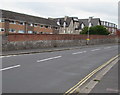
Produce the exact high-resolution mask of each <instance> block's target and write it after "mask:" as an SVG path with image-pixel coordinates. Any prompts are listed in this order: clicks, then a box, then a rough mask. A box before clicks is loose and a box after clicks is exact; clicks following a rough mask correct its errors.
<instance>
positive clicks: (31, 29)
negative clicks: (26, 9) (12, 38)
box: [0, 10, 59, 34]
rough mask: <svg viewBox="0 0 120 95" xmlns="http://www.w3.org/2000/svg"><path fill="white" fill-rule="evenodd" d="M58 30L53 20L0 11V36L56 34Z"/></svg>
mask: <svg viewBox="0 0 120 95" xmlns="http://www.w3.org/2000/svg"><path fill="white" fill-rule="evenodd" d="M58 30H59V27H58V25H57V24H56V22H55V21H54V20H50V19H46V18H41V17H36V16H30V15H26V14H21V13H16V12H11V11H6V10H0V34H4V33H29V34H58Z"/></svg>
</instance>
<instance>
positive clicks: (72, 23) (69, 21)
mask: <svg viewBox="0 0 120 95" xmlns="http://www.w3.org/2000/svg"><path fill="white" fill-rule="evenodd" d="M54 20H55V21H56V23H57V25H59V26H60V29H59V34H80V31H79V24H80V23H79V20H78V18H77V17H68V16H65V17H63V18H55V19H54Z"/></svg>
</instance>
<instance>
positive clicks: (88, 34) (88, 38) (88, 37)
mask: <svg viewBox="0 0 120 95" xmlns="http://www.w3.org/2000/svg"><path fill="white" fill-rule="evenodd" d="M93 17H94V16H92V17H89V19H88V33H87V45H88V44H89V41H90V33H89V30H90V27H91V26H90V22H91V20H92V18H93Z"/></svg>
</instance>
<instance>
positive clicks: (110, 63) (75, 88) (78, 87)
mask: <svg viewBox="0 0 120 95" xmlns="http://www.w3.org/2000/svg"><path fill="white" fill-rule="evenodd" d="M119 56H120V54H119V55H117V56H115V57H113V58H111V59H110V60H109V61H108V62H106V63H104V64H103V65H101V66H99V67H98V68H96V69H95V70H93V71H92V72H91V73H90V74H88V75H87V76H86V77H84V78H83V79H82V80H80V82H78V83H77V84H76V85H75V86H73V87H72V88H70V89H69V90H68V91H66V92H65V93H64V95H71V94H73V93H76V94H77V93H81V92H82V93H83V92H84V91H85V89H86V88H87V89H88V87H86V86H85V88H84V87H83V89H82V91H81V87H82V86H83V85H84V84H85V83H87V81H88V80H90V79H91V78H92V77H93V76H94V75H95V74H97V73H99V71H101V70H102V71H101V73H103V71H106V70H107V72H108V71H109V70H110V69H111V68H112V66H114V65H115V64H116V63H117V62H118V60H117V59H118V58H119ZM116 60H117V61H116ZM113 63H114V64H113ZM108 67H109V68H108ZM106 68H107V69H106ZM107 72H104V73H103V74H102V76H99V77H98V76H96V77H95V78H94V80H96V81H98V79H101V78H102V77H103V76H104V75H105V74H106V73H107ZM96 81H95V84H94V85H93V84H92V85H93V86H92V87H90V88H91V89H92V88H93V87H94V86H95V85H96ZM91 83H92V82H91ZM91 83H90V84H91ZM90 84H89V85H90ZM91 89H89V90H88V91H87V92H89V91H91Z"/></svg>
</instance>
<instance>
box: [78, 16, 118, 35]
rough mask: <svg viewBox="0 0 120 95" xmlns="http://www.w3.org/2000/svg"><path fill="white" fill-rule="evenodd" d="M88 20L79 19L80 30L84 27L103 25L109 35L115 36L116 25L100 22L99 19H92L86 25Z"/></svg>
mask: <svg viewBox="0 0 120 95" xmlns="http://www.w3.org/2000/svg"><path fill="white" fill-rule="evenodd" d="M88 20H89V19H79V23H80V30H82V29H83V28H84V27H88V26H90V27H91V26H97V25H103V26H105V27H106V29H108V31H109V32H110V34H116V32H117V25H116V24H114V23H110V22H107V21H101V20H100V18H93V19H91V22H90V23H88Z"/></svg>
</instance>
